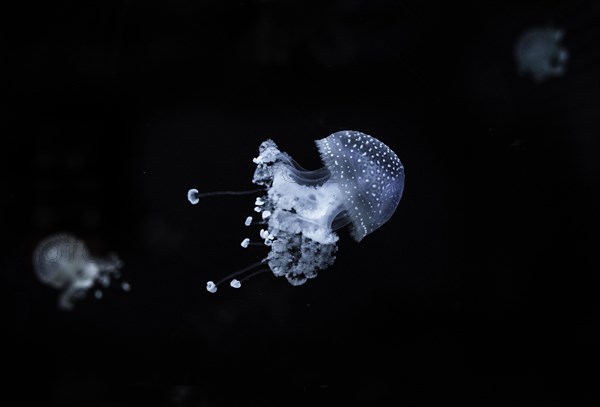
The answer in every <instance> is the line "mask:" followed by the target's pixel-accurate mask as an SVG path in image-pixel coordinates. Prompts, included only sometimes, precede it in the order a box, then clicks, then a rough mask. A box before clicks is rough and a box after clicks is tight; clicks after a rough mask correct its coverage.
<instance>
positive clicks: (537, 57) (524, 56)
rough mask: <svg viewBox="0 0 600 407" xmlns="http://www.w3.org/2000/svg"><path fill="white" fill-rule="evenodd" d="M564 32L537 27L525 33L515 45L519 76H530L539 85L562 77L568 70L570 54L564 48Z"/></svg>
mask: <svg viewBox="0 0 600 407" xmlns="http://www.w3.org/2000/svg"><path fill="white" fill-rule="evenodd" d="M563 38H564V31H563V30H560V29H557V28H552V27H537V28H532V29H529V30H527V31H525V32H524V33H523V34H522V35H521V36H520V37H519V38H518V39H517V43H516V45H515V58H516V62H517V68H518V71H519V74H521V75H530V76H531V77H532V78H533V80H534V81H535V82H537V83H541V82H544V81H545V80H547V79H549V78H552V77H558V76H562V75H563V74H564V73H565V71H566V69H567V61H568V60H569V52H568V51H567V49H566V48H565V47H564V46H563V44H562V40H563Z"/></svg>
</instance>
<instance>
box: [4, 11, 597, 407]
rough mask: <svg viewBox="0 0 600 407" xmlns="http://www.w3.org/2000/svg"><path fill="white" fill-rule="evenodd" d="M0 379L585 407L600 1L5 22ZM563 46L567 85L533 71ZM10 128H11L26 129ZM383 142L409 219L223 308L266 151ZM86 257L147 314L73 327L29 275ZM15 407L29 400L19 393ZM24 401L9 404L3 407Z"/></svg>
mask: <svg viewBox="0 0 600 407" xmlns="http://www.w3.org/2000/svg"><path fill="white" fill-rule="evenodd" d="M3 17H4V18H5V19H6V20H7V21H6V24H5V25H4V26H5V27H7V28H8V30H7V35H6V36H5V41H6V43H5V44H6V45H7V47H6V49H7V52H6V54H5V58H6V60H7V67H8V72H7V73H5V75H4V86H3V87H4V88H5V91H4V92H3V93H5V95H7V96H8V98H7V101H6V104H5V105H4V106H5V108H4V111H5V114H7V117H8V120H6V121H5V125H4V126H3V127H5V132H3V133H4V134H3V136H2V139H3V147H2V149H1V150H0V151H1V153H0V154H2V155H3V156H4V158H3V159H2V163H1V165H2V167H3V168H2V174H1V175H0V179H3V182H2V184H3V185H2V186H3V188H2V210H1V214H0V217H1V219H2V220H1V222H2V231H3V235H4V236H3V240H4V243H3V250H2V252H3V253H2V255H1V257H0V267H1V270H0V271H1V276H2V280H1V289H2V296H1V297H2V302H3V303H5V304H4V305H3V310H4V311H5V315H4V318H3V325H4V328H3V329H2V331H3V334H2V336H3V337H4V339H5V341H6V343H7V344H8V345H6V346H5V348H4V355H3V356H2V358H3V362H2V365H3V370H4V371H5V373H6V374H7V375H8V377H10V378H12V379H13V380H11V381H10V382H9V384H12V383H13V381H14V382H15V383H16V384H19V385H22V386H25V389H26V390H24V391H20V390H16V389H17V387H12V386H9V389H12V390H14V393H15V395H16V396H18V397H21V400H29V398H33V399H35V401H37V402H43V403H45V404H49V405H61V406H71V405H72V406H129V405H165V406H229V405H245V406H253V405H256V406H288V405H291V406H295V405H303V406H305V405H321V404H337V403H342V402H344V403H350V404H353V405H363V406H374V405H391V404H390V401H392V402H393V403H394V404H396V403H401V402H404V401H407V400H409V399H413V398H415V397H416V399H417V400H422V401H423V402H424V401H427V400H438V401H439V400H446V401H450V400H453V399H460V400H465V399H477V400H480V401H484V402H485V404H484V405H489V404H493V403H496V402H497V403H498V404H503V405H506V403H507V402H511V401H515V400H520V401H522V400H525V401H528V402H533V404H536V402H542V401H546V400H560V401H564V402H568V401H581V400H592V399H593V398H594V396H595V394H594V384H596V383H597V379H598V375H597V365H598V362H599V361H600V358H599V354H598V345H599V340H600V336H599V335H598V316H599V315H600V309H599V301H598V289H597V283H598V277H597V275H598V272H597V270H598V266H597V255H596V253H597V247H598V246H597V239H596V233H597V232H596V231H597V226H598V214H597V210H596V208H597V207H598V203H599V194H598V187H599V181H600V164H599V163H600V161H599V160H598V146H599V141H598V140H599V137H600V136H599V134H600V94H599V91H600V75H599V73H600V48H599V47H598V46H597V44H598V42H599V40H600V4H599V2H597V1H568V2H567V1H564V2H559V1H521V2H518V3H508V2H501V1H494V2H480V1H472V2H464V3H456V2H445V1H422V2H421V1H408V2H406V1H366V0H365V1H361V0H351V1H343V0H326V1H320V2H316V3H314V4H313V3H310V4H309V2H302V1H293V0H290V1H283V0H272V1H267V0H264V1H258V0H256V1H235V2H230V1H216V0H212V1H206V0H202V1H183V0H181V1H172V2H166V1H162V2H160V1H158V2H157V1H145V2H141V1H104V2H98V3H94V4H92V3H85V4H83V3H82V2H74V1H70V2H59V3H56V2H52V3H48V4H45V5H34V4H29V3H27V4H25V3H23V4H21V5H19V6H12V7H9V8H8V9H7V10H6V11H5V13H4V16H3ZM550 23H552V24H555V25H556V26H557V27H561V28H564V29H565V32H566V35H565V46H566V47H567V48H568V49H569V51H570V54H571V60H570V61H569V65H568V69H567V73H566V75H565V76H564V77H562V78H558V79H553V80H549V81H548V82H546V83H543V84H540V85H538V84H535V83H533V82H532V81H531V80H530V79H529V78H524V77H519V76H518V75H517V73H516V68H515V63H514V59H513V55H512V49H513V45H514V41H515V39H516V38H517V36H518V35H519V34H520V33H521V32H522V31H523V30H524V29H527V28H529V27H531V26H535V25H538V24H543V25H545V24H550ZM6 125H8V128H6ZM342 129H354V130H359V131H363V132H365V133H368V134H371V135H373V136H375V137H377V138H379V139H380V140H382V141H384V142H385V143H386V144H388V145H389V146H390V147H391V148H392V149H393V150H394V151H396V152H397V154H398V155H399V157H400V159H401V160H402V162H403V164H404V165H405V168H406V186H405V192H404V197H403V198H402V201H401V203H400V206H399V208H398V210H397V212H396V214H395V215H394V217H393V218H392V219H391V220H390V221H389V222H388V223H387V224H386V225H385V226H384V227H382V228H381V229H380V230H379V231H377V232H376V233H373V234H372V235H370V236H368V237H367V238H365V239H364V241H363V242H361V243H360V244H357V243H355V242H354V241H352V240H351V238H350V236H349V234H348V233H347V232H345V231H342V232H341V233H340V234H341V241H340V244H339V246H340V249H339V253H338V258H337V260H336V263H335V264H334V265H333V266H332V267H331V268H329V269H327V270H325V271H323V272H321V273H320V275H319V277H318V278H316V279H315V280H312V281H309V282H308V283H307V284H305V285H304V286H301V287H292V286H290V285H289V284H287V283H286V282H285V281H284V280H283V279H278V278H275V277H273V276H271V275H267V274H264V275H261V276H258V277H256V278H254V279H252V280H250V281H249V282H247V283H246V284H245V285H244V287H243V288H242V289H240V290H233V289H227V288H224V289H222V290H220V291H219V293H218V294H216V295H210V294H209V293H207V292H206V291H205V289H204V284H205V281H206V280H209V279H214V280H217V279H219V278H220V277H222V276H224V275H226V274H227V273H229V272H231V271H234V270H237V269H240V268H242V267H245V266H246V265H248V264H251V263H253V262H255V261H257V260H260V259H261V258H262V256H264V255H265V254H266V250H265V249H262V248H249V249H247V250H243V249H241V248H240V246H239V242H240V241H241V240H242V239H243V238H244V237H246V236H248V230H247V229H246V228H245V227H244V226H243V221H244V219H245V218H246V216H248V215H250V214H252V208H253V198H252V197H216V198H212V199H210V200H206V201H204V202H202V203H201V204H199V205H197V206H191V205H190V204H189V203H188V202H187V200H186V192H187V190H188V189H189V188H191V187H196V188H198V189H200V190H201V191H212V190H222V189H231V190H243V189H248V188H252V184H251V178H252V174H253V171H254V164H253V163H252V158H253V157H255V156H256V155H257V149H258V145H259V144H260V142H261V141H263V140H265V139H267V138H272V139H273V140H275V141H276V142H277V144H278V145H279V146H280V148H281V149H282V150H284V151H287V152H288V153H289V154H290V155H291V156H292V157H294V159H296V161H298V162H299V163H300V164H302V165H303V166H305V167H307V168H318V167H320V166H321V163H320V160H319V158H318V154H317V151H316V149H315V147H314V143H313V140H315V139H320V138H323V137H326V136H327V135H329V134H331V133H333V132H335V131H338V130H342ZM59 231H68V232H71V233H73V234H75V235H77V236H79V237H80V238H82V239H83V240H84V241H85V242H86V243H87V244H88V246H89V247H90V248H91V250H92V251H93V252H94V253H96V254H98V255H100V254H105V253H107V252H110V251H115V252H117V253H118V254H119V255H120V257H121V258H122V259H123V261H124V262H125V267H124V269H123V273H124V276H125V278H126V279H127V281H129V282H130V283H131V286H132V291H131V292H129V293H125V292H123V291H121V290H119V289H118V287H113V288H112V289H109V290H106V291H105V293H104V298H103V299H102V300H100V301H97V300H95V299H94V298H93V296H92V295H90V296H89V297H88V298H87V299H86V300H84V301H81V302H79V303H77V305H76V308H75V310H74V311H72V312H63V311H59V310H58V309H57V308H56V294H57V293H56V292H55V291H53V290H51V289H50V288H48V287H45V286H42V285H41V284H40V283H38V282H37V280H36V279H35V277H34V275H33V270H32V266H31V253H32V251H33V249H34V247H35V245H36V243H37V242H39V240H40V239H42V238H44V237H46V236H47V235H49V234H51V233H54V232H59ZM12 393H13V391H11V390H9V391H8V392H7V395H8V394H12ZM7 397H8V396H7Z"/></svg>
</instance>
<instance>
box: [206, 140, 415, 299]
mask: <svg viewBox="0 0 600 407" xmlns="http://www.w3.org/2000/svg"><path fill="white" fill-rule="evenodd" d="M316 145H317V149H318V150H319V153H320V155H321V159H322V161H323V163H324V164H325V166H324V167H323V168H320V169H318V170H314V171H309V170H305V169H304V168H302V167H301V166H300V165H298V164H297V163H296V162H295V161H294V160H293V159H292V158H291V157H290V156H289V155H288V154H286V153H285V152H282V151H280V150H279V149H278V148H277V145H276V144H275V143H274V142H273V141H272V140H266V141H264V142H263V143H262V144H261V145H260V147H259V156H258V157H257V158H255V159H254V160H253V161H254V163H255V164H256V165H257V168H256V170H255V172H254V178H253V180H252V182H253V183H255V184H257V185H262V186H264V187H265V190H266V192H267V194H266V195H264V196H261V197H259V198H257V199H256V201H255V208H254V211H255V212H257V213H260V214H261V215H260V217H259V218H260V219H259V220H258V221H256V222H250V221H248V219H246V222H245V224H246V225H249V224H250V223H255V224H260V225H266V229H265V228H264V226H263V229H261V230H260V232H259V234H258V235H259V237H260V239H261V240H262V243H254V245H257V244H258V245H264V246H267V247H270V252H269V253H268V255H267V257H266V258H264V259H263V260H261V261H260V262H258V263H255V264H253V265H251V266H249V267H247V268H245V269H243V270H240V271H238V272H235V273H233V274H231V275H229V276H227V277H225V278H223V279H221V280H220V281H218V282H217V283H214V282H212V281H209V282H208V283H207V286H206V288H207V290H208V291H209V292H211V293H214V292H216V291H217V287H218V286H219V285H220V284H221V283H222V282H223V281H226V280H228V279H231V278H233V277H236V276H238V275H241V274H244V273H246V272H248V271H250V270H253V269H256V268H258V267H260V266H261V265H262V266H265V265H266V266H268V269H266V268H263V269H262V270H259V271H257V272H255V273H252V274H251V275H249V276H247V277H245V278H243V279H241V280H233V281H232V282H231V285H232V286H233V287H236V288H237V287H240V286H241V283H242V282H243V281H244V280H246V279H248V278H250V277H251V276H252V275H254V274H257V273H259V272H262V271H266V270H269V269H270V270H271V271H272V272H273V274H274V275H275V276H278V277H285V278H286V279H287V281H288V282H289V283H290V284H292V285H294V286H298V285H302V284H304V283H305V282H306V281H307V280H308V279H312V278H314V277H316V276H317V272H318V271H319V270H323V269H325V268H327V267H329V266H330V265H331V264H333V262H334V260H335V254H336V252H337V245H336V242H337V241H338V239H339V237H338V235H337V233H335V231H336V230H338V229H340V228H342V227H343V226H346V225H350V228H351V235H352V237H353V238H354V239H355V240H356V241H357V242H360V241H361V240H362V239H363V238H364V237H365V236H367V235H368V234H370V233H372V232H373V231H375V230H377V229H378V228H379V227H381V226H382V225H383V224H384V223H385V222H387V221H388V220H389V219H390V217H391V216H392V214H393V213H394V212H395V210H396V208H397V206H398V204H399V202H400V198H401V197H402V192H403V189H404V167H403V166H402V163H401V162H400V159H399V158H398V156H397V155H396V154H395V153H394V152H393V151H392V150H391V149H390V148H389V147H388V146H386V145H385V144H384V143H382V142H381V141H379V140H377V139H376V138H374V137H371V136H369V135H367V134H364V133H361V132H358V131H351V130H348V131H340V132H337V133H334V134H332V135H330V136H329V137H326V138H324V139H321V140H317V141H316ZM265 190H263V191H265ZM225 193H227V192H225ZM211 194H212V193H211ZM249 244H253V243H250V242H249V239H245V240H244V241H243V244H242V246H243V247H247V246H248V245H249Z"/></svg>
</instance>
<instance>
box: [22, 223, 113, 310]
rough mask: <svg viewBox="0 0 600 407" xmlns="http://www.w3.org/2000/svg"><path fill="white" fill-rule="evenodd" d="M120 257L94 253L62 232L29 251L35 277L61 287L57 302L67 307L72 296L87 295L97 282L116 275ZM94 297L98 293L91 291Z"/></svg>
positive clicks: (97, 296)
mask: <svg viewBox="0 0 600 407" xmlns="http://www.w3.org/2000/svg"><path fill="white" fill-rule="evenodd" d="M122 266H123V263H122V261H121V260H120V259H119V258H118V257H117V256H116V255H114V254H113V255H110V256H108V257H106V258H100V257H94V256H92V255H91V254H90V252H89V250H88V248H87V247H86V246H85V244H84V243H83V242H82V241H81V240H79V239H77V238H75V237H74V236H72V235H70V234H66V233H58V234H54V235H52V236H49V237H47V238H46V239H44V240H42V241H41V242H40V243H39V244H38V245H37V246H36V248H35V250H34V253H33V270H34V273H35V275H36V277H37V278H38V280H39V281H40V282H41V283H42V284H45V285H48V286H50V287H52V288H55V289H58V290H60V291H61V294H60V296H59V300H58V305H59V308H61V309H63V310H71V309H73V307H74V303H75V301H76V300H79V299H82V298H84V297H85V296H86V295H87V292H88V290H90V289H91V288H92V287H94V286H95V285H96V284H97V283H99V284H100V285H102V286H103V287H107V286H108V285H110V279H111V277H114V278H118V277H120V269H121V267H122ZM95 296H96V298H100V297H101V296H102V295H101V294H98V291H97V292H96V294H95Z"/></svg>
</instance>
